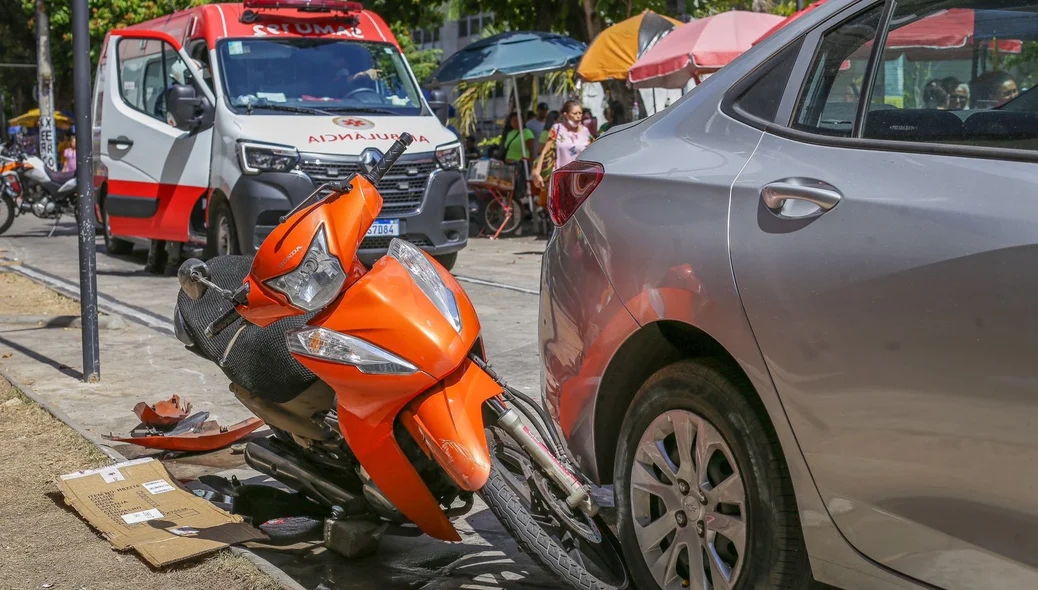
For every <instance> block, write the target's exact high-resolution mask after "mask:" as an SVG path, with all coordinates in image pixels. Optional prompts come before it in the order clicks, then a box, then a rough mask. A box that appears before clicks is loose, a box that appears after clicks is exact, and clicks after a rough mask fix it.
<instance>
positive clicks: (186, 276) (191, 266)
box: [177, 258, 210, 301]
mask: <svg viewBox="0 0 1038 590" xmlns="http://www.w3.org/2000/svg"><path fill="white" fill-rule="evenodd" d="M196 276H201V277H202V278H205V279H209V277H210V274H209V266H208V265H207V264H206V263H204V262H202V261H201V260H199V259H197V258H188V259H187V260H185V261H184V264H181V265H180V269H179V270H177V279H178V280H179V281H180V288H181V289H183V290H184V292H185V293H187V296H188V297H190V298H191V299H194V300H196V301H197V300H198V299H201V298H202V295H205V292H206V291H207V290H209V287H207V286H206V285H205V284H203V283H201V282H199V281H197V280H195V277H196Z"/></svg>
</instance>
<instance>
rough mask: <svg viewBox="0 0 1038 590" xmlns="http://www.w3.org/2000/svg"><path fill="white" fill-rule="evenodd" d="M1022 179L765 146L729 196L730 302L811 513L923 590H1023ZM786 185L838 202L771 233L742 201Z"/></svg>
mask: <svg viewBox="0 0 1038 590" xmlns="http://www.w3.org/2000/svg"><path fill="white" fill-rule="evenodd" d="M877 170H882V171H883V174H877V173H876V171H877ZM1034 172H1035V168H1034V164H1032V163H1026V162H1011V161H990V160H982V159H975V158H964V157H953V156H945V155H924V154H910V153H894V152H885V151H878V150H864V149H858V150H855V149H843V148H834V147H828V146H822V145H812V144H807V143H801V142H798V141H794V140H791V139H785V138H782V137H777V136H773V135H771V134H768V135H766V136H765V137H764V139H763V140H762V142H761V145H760V148H759V149H758V150H757V153H756V154H755V155H754V157H753V159H752V161H751V162H750V164H749V165H748V166H747V167H746V169H745V170H744V171H743V173H742V175H741V176H740V177H739V180H738V182H737V184H736V186H735V189H734V192H733V203H732V217H731V235H732V238H731V247H732V259H733V265H734V268H735V274H736V278H737V281H738V284H739V291H740V293H741V295H742V299H743V303H744V305H745V307H746V312H747V314H748V316H749V319H750V323H751V325H752V326H753V330H754V333H755V335H756V337H757V339H758V342H759V344H760V347H761V349H762V350H763V352H764V356H765V358H766V359H767V362H768V367H769V369H770V372H771V375H772V377H773V378H774V380H775V383H776V386H777V389H778V391H779V393H780V395H781V397H782V400H783V403H784V404H785V407H786V409H787V412H788V413H789V416H790V419H791V421H792V423H793V427H794V431H795V432H796V434H797V439H798V441H799V443H800V446H801V448H802V449H803V451H804V453H805V456H806V457H807V462H808V465H810V467H811V470H812V473H813V474H814V477H815V480H816V482H817V483H818V486H819V488H820V489H821V491H822V494H823V497H824V498H825V501H826V503H827V505H828V507H829V512H830V514H831V515H832V517H833V518H834V519H835V522H836V523H837V524H838V525H839V527H840V529H841V530H842V531H843V533H844V534H845V535H846V537H847V538H848V540H850V541H851V542H852V543H853V544H854V545H855V546H856V547H857V548H858V549H859V550H861V551H862V552H863V553H865V554H866V555H868V556H869V557H871V558H873V559H875V560H876V561H878V562H880V563H882V564H884V565H887V566H889V567H891V568H894V569H897V570H899V571H902V572H904V573H906V574H908V575H911V576H913V577H915V578H919V579H923V580H926V581H927V582H930V583H932V584H935V585H938V586H940V587H942V588H976V587H977V586H978V584H979V583H982V584H983V585H985V586H990V587H999V588H1034V587H1038V557H1036V555H1038V551H1036V549H1038V548H1036V547H1035V543H1036V541H1035V536H1034V530H1035V529H1036V527H1038V520H1036V518H1038V500H1036V498H1035V495H1034V493H1033V491H1034V490H1035V489H1038V472H1035V471H1034V470H1033V469H1028V468H1026V467H1024V466H1025V465H1029V464H1031V463H1033V462H1034V461H1036V460H1038V435H1036V434H1035V430H1034V427H1033V425H1034V424H1035V423H1036V422H1038V403H1036V401H1035V396H1034V387H1035V384H1036V383H1038V366H1036V365H1035V363H1034V362H1033V359H1032V355H1031V354H1030V347H1029V340H1030V338H1031V337H1033V335H1034V334H1036V333H1038V314H1036V313H1035V311H1034V301H1035V296H1036V295H1038V278H1036V277H1035V275H1034V273H1032V272H1029V271H1028V270H1027V269H1029V268H1030V267H1031V266H1032V265H1033V261H1034V260H1035V258H1036V257H1038V225H1036V223H1035V221H1036V220H1038V201H1035V198H1034V178H1035V176H1034ZM788 177H797V178H806V179H813V180H819V181H822V182H827V183H830V184H832V186H834V187H836V188H837V189H838V190H839V191H840V192H841V193H842V199H841V200H840V202H839V204H838V205H837V206H836V207H834V208H833V209H831V210H830V211H828V212H826V213H824V214H820V215H818V216H816V217H813V218H809V219H806V220H792V219H781V218H779V217H778V216H776V215H774V214H772V212H771V211H770V210H769V209H767V208H766V207H765V206H763V204H762V200H761V197H760V191H761V188H762V187H763V186H764V185H766V184H768V183H771V182H774V181H777V180H781V179H784V178H788ZM981 572H982V575H983V577H982V578H978V577H977V576H978V575H980V573H981Z"/></svg>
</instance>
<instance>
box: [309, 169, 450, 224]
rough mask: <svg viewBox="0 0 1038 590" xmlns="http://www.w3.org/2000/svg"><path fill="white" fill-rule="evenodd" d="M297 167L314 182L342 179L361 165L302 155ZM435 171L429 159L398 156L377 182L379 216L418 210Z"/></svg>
mask: <svg viewBox="0 0 1038 590" xmlns="http://www.w3.org/2000/svg"><path fill="white" fill-rule="evenodd" d="M299 168H300V170H302V171H303V172H305V173H306V174H307V175H308V176H310V178H311V179H313V181H314V182H315V183H321V182H328V181H330V180H343V179H345V178H346V177H347V176H349V175H350V174H352V173H354V172H360V164H359V163H358V162H357V161H356V160H352V161H347V160H337V159H334V160H333V159H329V158H328V157H327V156H323V157H320V158H317V157H308V156H304V157H303V160H302V162H300V164H299ZM434 170H436V162H434V161H433V160H430V159H423V160H404V159H401V160H400V161H399V162H398V163H397V164H396V166H393V169H392V170H390V171H389V174H387V175H386V176H385V177H384V178H383V179H382V180H381V181H380V182H379V183H378V192H379V193H380V194H381V195H382V200H383V205H382V216H383V217H385V216H387V215H390V214H396V215H400V214H406V213H414V212H416V211H418V209H419V208H420V207H421V206H422V198H423V197H424V196H425V188H426V186H428V184H429V175H430V174H432V172H433V171H434Z"/></svg>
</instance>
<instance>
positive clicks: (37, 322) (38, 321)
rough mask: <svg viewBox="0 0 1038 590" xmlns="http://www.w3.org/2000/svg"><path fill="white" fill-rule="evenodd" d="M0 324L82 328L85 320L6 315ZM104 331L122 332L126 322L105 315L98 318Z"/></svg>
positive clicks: (57, 316) (119, 318)
mask: <svg viewBox="0 0 1038 590" xmlns="http://www.w3.org/2000/svg"><path fill="white" fill-rule="evenodd" d="M0 324H26V325H33V326H38V327H40V328H82V327H83V318H82V317H81V316H78V315H4V316H0ZM97 327H98V328H101V329H102V330H106V329H107V330H121V329H123V328H125V327H126V322H125V321H124V320H123V319H122V318H121V317H120V316H110V315H103V316H98V318H97Z"/></svg>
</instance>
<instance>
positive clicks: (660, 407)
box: [614, 359, 812, 590]
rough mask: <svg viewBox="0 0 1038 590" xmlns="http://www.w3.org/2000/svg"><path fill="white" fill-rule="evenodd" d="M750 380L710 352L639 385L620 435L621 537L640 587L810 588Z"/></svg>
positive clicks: (780, 467)
mask: <svg viewBox="0 0 1038 590" xmlns="http://www.w3.org/2000/svg"><path fill="white" fill-rule="evenodd" d="M750 387H751V386H750V384H749V382H748V381H747V380H746V378H745V377H744V376H742V375H741V374H740V373H739V372H738V371H733V370H732V369H730V368H728V367H727V366H725V365H724V364H723V363H719V362H717V361H714V360H710V359H697V360H691V361H681V362H678V363H674V364H672V365H669V366H667V367H665V368H663V369H661V370H660V371H658V372H657V373H656V374H654V375H653V376H652V377H650V378H649V380H648V381H647V382H646V383H645V384H644V385H643V386H642V387H641V389H640V390H639V391H638V394H637V395H636V396H635V399H634V402H633V403H632V404H631V410H630V413H629V414H628V415H627V417H626V418H625V420H624V424H623V427H622V429H621V432H620V443H619V448H618V452H617V457H616V465H615V473H616V474H617V481H616V486H615V488H614V489H615V494H616V505H617V508H618V512H619V518H620V522H619V524H620V540H621V545H622V546H623V548H624V555H625V557H626V559H627V563H628V565H629V566H630V568H631V570H632V575H633V577H634V582H635V584H636V585H637V587H638V588H641V589H643V590H650V589H653V588H661V589H668V588H681V589H685V588H691V589H703V590H707V589H715V590H716V589H721V588H724V589H729V588H731V589H737V590H741V589H744V588H807V587H810V586H811V585H812V578H811V570H810V565H809V563H808V559H807V551H806V549H805V547H804V542H803V537H802V531H801V528H800V521H799V517H798V515H797V506H796V501H795V499H794V497H793V489H792V484H791V482H790V480H789V475H788V473H787V471H786V468H785V463H784V460H783V457H782V453H781V449H780V448H779V445H778V441H777V440H776V438H775V435H774V433H773V432H771V429H770V428H768V427H766V426H765V424H764V423H763V422H762V421H761V419H760V417H759V415H758V413H757V411H755V409H754V407H753V406H752V405H751V404H750V402H749V401H748V398H747V395H752V389H751V388H750Z"/></svg>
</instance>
